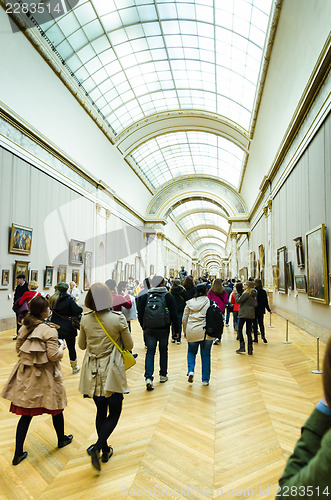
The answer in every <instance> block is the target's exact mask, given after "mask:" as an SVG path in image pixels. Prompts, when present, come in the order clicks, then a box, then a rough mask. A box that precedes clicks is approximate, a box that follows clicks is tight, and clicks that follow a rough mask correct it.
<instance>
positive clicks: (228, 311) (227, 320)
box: [224, 281, 232, 326]
mask: <svg viewBox="0 0 331 500" xmlns="http://www.w3.org/2000/svg"><path fill="white" fill-rule="evenodd" d="M224 290H225V291H226V294H227V296H228V303H227V306H226V318H225V326H229V323H230V314H231V311H232V304H231V302H229V297H230V295H231V293H232V287H231V286H230V284H229V282H228V281H225V282H224Z"/></svg>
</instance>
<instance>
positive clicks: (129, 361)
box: [93, 311, 136, 370]
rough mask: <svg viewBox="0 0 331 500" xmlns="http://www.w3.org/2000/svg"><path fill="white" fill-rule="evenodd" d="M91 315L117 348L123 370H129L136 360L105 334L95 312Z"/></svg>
mask: <svg viewBox="0 0 331 500" xmlns="http://www.w3.org/2000/svg"><path fill="white" fill-rule="evenodd" d="M93 315H94V317H95V319H96V320H97V322H98V323H99V325H100V326H101V328H102V329H103V331H104V332H105V334H106V335H107V337H108V338H109V339H110V340H111V341H112V343H113V344H114V345H115V346H116V347H117V349H118V350H119V352H120V353H121V355H122V358H123V363H124V367H125V369H126V370H128V369H129V368H131V366H133V365H135V364H136V360H135V359H134V357H133V356H132V354H131V352H130V351H128V350H127V349H121V347H120V346H119V345H118V344H117V343H116V342H115V340H114V339H113V338H112V337H111V336H110V335H109V333H108V332H107V330H106V329H105V327H104V326H103V324H102V323H101V321H100V320H99V318H98V316H97V315H96V312H95V311H94V312H93Z"/></svg>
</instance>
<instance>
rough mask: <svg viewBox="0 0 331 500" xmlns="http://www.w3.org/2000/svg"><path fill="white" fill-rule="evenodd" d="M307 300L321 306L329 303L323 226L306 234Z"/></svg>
mask: <svg viewBox="0 0 331 500" xmlns="http://www.w3.org/2000/svg"><path fill="white" fill-rule="evenodd" d="M306 254H307V291H308V298H309V299H311V300H314V301H316V302H320V303H321V304H328V303H329V286H328V270H327V259H326V240H325V225H324V224H321V225H320V226H318V227H316V228H315V229H313V230H312V231H309V232H308V233H306Z"/></svg>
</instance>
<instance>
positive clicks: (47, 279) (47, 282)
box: [44, 266, 54, 288]
mask: <svg viewBox="0 0 331 500" xmlns="http://www.w3.org/2000/svg"><path fill="white" fill-rule="evenodd" d="M53 272H54V266H46V269H45V274H44V288H50V287H51V286H52V285H53Z"/></svg>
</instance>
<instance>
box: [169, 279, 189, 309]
mask: <svg viewBox="0 0 331 500" xmlns="http://www.w3.org/2000/svg"><path fill="white" fill-rule="evenodd" d="M170 293H171V295H172V296H173V298H174V299H175V302H176V308H177V314H183V312H184V309H185V305H186V301H185V297H184V294H185V288H184V287H183V286H181V285H175V286H173V287H172V289H171V292H170Z"/></svg>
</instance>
